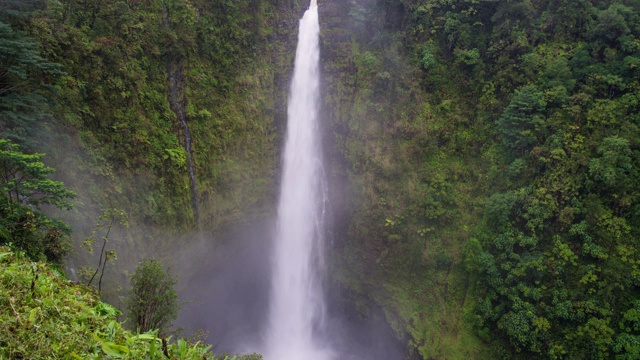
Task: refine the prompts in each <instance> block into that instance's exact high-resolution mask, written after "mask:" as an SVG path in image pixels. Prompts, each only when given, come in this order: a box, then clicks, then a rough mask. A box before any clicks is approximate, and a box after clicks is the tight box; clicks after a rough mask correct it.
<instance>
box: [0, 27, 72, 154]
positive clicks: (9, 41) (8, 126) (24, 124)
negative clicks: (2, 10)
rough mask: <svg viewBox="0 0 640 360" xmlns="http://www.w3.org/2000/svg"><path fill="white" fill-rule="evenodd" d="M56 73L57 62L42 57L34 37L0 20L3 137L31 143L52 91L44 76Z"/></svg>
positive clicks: (0, 104)
mask: <svg viewBox="0 0 640 360" xmlns="http://www.w3.org/2000/svg"><path fill="white" fill-rule="evenodd" d="M57 74H61V71H60V66H59V65H58V64H54V63H50V62H48V61H46V60H45V59H43V58H42V57H41V56H40V55H39V50H38V44H37V43H36V42H35V41H34V40H33V39H31V38H29V37H28V36H26V35H25V34H24V33H23V32H21V31H18V30H15V29H14V28H13V27H12V26H11V25H10V24H8V23H5V22H3V21H2V20H0V135H1V136H2V137H4V138H8V139H11V140H13V141H15V142H18V143H21V144H27V145H31V142H32V141H33V135H34V134H35V133H37V131H38V130H39V129H40V127H41V119H42V117H43V116H44V114H45V113H46V111H47V107H48V105H47V104H48V103H49V98H50V96H51V93H52V88H51V87H50V86H48V85H46V83H45V80H46V76H50V75H57Z"/></svg>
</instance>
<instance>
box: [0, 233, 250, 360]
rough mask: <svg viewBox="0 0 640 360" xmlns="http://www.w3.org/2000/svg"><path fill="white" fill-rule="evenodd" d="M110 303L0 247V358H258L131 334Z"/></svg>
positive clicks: (150, 334)
mask: <svg viewBox="0 0 640 360" xmlns="http://www.w3.org/2000/svg"><path fill="white" fill-rule="evenodd" d="M118 315H120V311H118V310H117V309H116V308H114V307H113V306H111V305H109V304H107V303H104V302H102V301H100V298H99V297H98V296H97V295H96V294H94V293H93V292H92V291H91V290H90V289H88V288H85V287H83V286H80V285H78V284H75V283H73V282H71V281H69V280H67V279H66V278H65V277H64V276H63V275H62V274H61V273H60V272H59V271H57V270H56V269H54V268H52V267H51V266H50V265H49V264H47V263H45V262H32V261H30V260H29V259H28V258H27V257H26V256H24V255H23V254H20V253H18V252H14V251H12V250H11V249H10V248H8V247H6V246H4V247H0V360H3V359H151V360H152V359H180V360H190V359H193V360H196V359H197V360H202V359H210V360H211V359H213V360H234V359H237V360H259V359H262V357H261V356H260V355H257V354H251V355H242V356H233V357H232V356H228V355H218V356H216V355H214V354H213V353H212V352H211V351H210V348H211V346H209V345H206V344H203V343H201V342H195V343H194V342H191V341H189V340H187V339H177V340H173V339H171V338H170V337H169V338H159V337H158V336H157V330H153V331H149V332H146V333H143V334H135V333H132V332H131V331H128V330H126V329H124V328H123V326H122V324H121V323H119V322H118V321H117V316H118Z"/></svg>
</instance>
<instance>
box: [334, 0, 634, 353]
mask: <svg viewBox="0 0 640 360" xmlns="http://www.w3.org/2000/svg"><path fill="white" fill-rule="evenodd" d="M344 7H345V8H346V9H345V8H341V9H340V10H336V11H335V12H333V13H331V14H330V16H335V17H336V18H331V17H330V18H329V19H327V20H326V21H329V22H332V24H333V27H339V29H335V30H334V29H333V28H332V29H330V30H326V31H327V33H332V34H334V36H326V37H325V44H326V48H327V49H329V50H328V51H327V53H326V55H327V56H326V58H327V60H328V62H327V65H326V66H325V71H326V72H327V73H328V74H329V75H330V91H328V92H327V93H328V94H330V95H329V103H330V106H331V108H333V109H335V111H334V112H333V113H332V114H331V126H332V132H333V134H332V135H333V140H334V141H333V142H334V145H335V146H337V147H338V151H336V152H335V153H334V158H335V159H337V160H336V163H338V164H341V165H340V166H339V167H337V168H336V169H335V170H334V173H335V174H337V175H336V176H337V178H338V179H348V181H349V183H350V187H351V189H353V193H354V197H353V198H352V199H351V202H350V203H349V204H348V206H349V207H350V208H351V209H353V210H352V212H351V213H352V219H351V221H350V222H349V224H347V225H346V226H345V230H344V232H343V237H342V239H343V243H342V244H341V246H340V248H339V250H338V251H336V253H335V256H336V257H337V258H338V260H337V261H338V264H337V265H338V266H340V267H342V268H344V269H350V270H344V271H343V273H342V274H340V276H341V281H342V283H343V284H346V286H348V287H349V288H351V289H352V290H354V291H355V292H358V293H360V294H362V298H363V299H365V300H366V299H367V298H373V299H374V301H375V302H377V303H378V304H382V305H383V306H384V307H385V309H386V313H387V318H388V320H389V322H390V323H391V324H392V325H394V327H395V328H396V329H397V331H398V332H399V334H402V333H403V331H407V330H408V331H409V333H410V334H411V336H412V338H413V339H412V341H411V345H412V347H413V348H414V353H415V354H416V355H418V356H420V357H422V358H425V359H426V358H465V357H472V358H479V357H485V358H496V357H504V358H515V357H522V358H534V357H539V358H583V359H599V358H612V357H618V358H634V357H637V354H638V348H637V347H636V345H634V344H637V339H638V336H639V335H640V333H639V332H638V329H636V327H635V325H634V324H635V322H634V321H635V320H633V319H632V318H633V316H632V315H631V314H633V313H635V311H636V308H637V307H636V305H637V304H636V299H637V298H638V296H639V295H640V293H639V292H638V291H639V290H640V289H639V288H638V286H639V285H640V284H639V283H638V279H637V278H636V274H635V271H636V270H635V269H636V266H637V263H638V261H639V260H640V253H639V252H638V249H637V242H638V240H637V231H638V222H637V221H638V219H637V206H638V205H637V202H638V195H639V193H638V191H637V189H638V186H639V185H640V177H639V175H640V174H639V173H638V170H637V167H638V164H639V160H640V158H639V157H638V156H639V155H638V154H640V152H638V150H639V148H638V144H637V139H638V135H639V134H638V110H639V108H638V96H639V95H640V93H638V89H640V86H639V85H640V83H639V82H638V73H637V69H638V68H637V64H638V63H637V60H638V59H640V47H639V46H638V44H639V40H638V39H640V16H639V14H640V3H638V2H636V1H625V2H615V1H611V2H609V1H601V2H597V3H594V2H587V1H579V2H568V1H553V2H542V3H541V2H529V1H475V0H468V1H437V0H436V1H421V0H411V1H407V0H403V1H379V2H376V1H372V2H366V4H365V5H362V6H361V7H360V6H358V5H344ZM340 13H349V14H350V21H349V20H343V19H342V18H340V17H339V16H337V14H340ZM363 13H364V14H363ZM325 19H326V18H325ZM366 19H375V20H371V21H367V20H366ZM379 19H385V22H384V23H382V24H378V23H376V21H379ZM340 21H344V22H343V23H340V25H339V26H337V25H335V24H337V23H339V22H340ZM343 31H351V32H352V34H353V35H351V36H347V37H346V39H345V37H341V36H340V35H341V32H343ZM371 34H375V36H371ZM367 35H368V36H367ZM336 39H339V41H337V44H336V43H335V41H334V42H332V40H336ZM343 39H344V40H343ZM345 58H346V59H345Z"/></svg>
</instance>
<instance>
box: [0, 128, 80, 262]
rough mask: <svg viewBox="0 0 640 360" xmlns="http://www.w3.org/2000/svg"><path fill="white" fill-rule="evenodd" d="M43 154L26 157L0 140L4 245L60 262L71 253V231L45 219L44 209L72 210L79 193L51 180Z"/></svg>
mask: <svg viewBox="0 0 640 360" xmlns="http://www.w3.org/2000/svg"><path fill="white" fill-rule="evenodd" d="M42 156H43V154H25V153H22V152H20V151H19V150H18V146H17V145H15V144H13V143H11V142H10V141H9V140H6V139H0V230H2V231H0V233H1V234H0V235H2V234H3V235H4V236H0V244H6V243H12V244H13V245H14V246H17V247H18V248H20V249H22V250H24V251H25V252H26V253H27V255H28V256H29V257H31V258H32V259H34V260H36V259H42V258H46V259H47V260H49V261H52V262H54V263H56V262H60V261H61V260H62V258H63V256H64V255H66V253H67V252H68V250H69V246H68V244H67V237H68V236H69V234H70V233H71V230H70V228H69V227H68V226H67V225H66V224H64V223H62V222H60V221H58V220H54V219H51V218H49V217H48V216H47V215H45V214H44V213H43V212H42V210H41V207H42V206H43V205H52V206H55V207H58V208H61V209H71V207H72V205H71V203H69V201H68V199H71V198H74V197H75V193H74V192H73V191H71V190H68V189H67V188H65V187H64V184H63V183H62V182H59V181H54V180H51V179H50V178H49V175H50V174H51V173H52V172H53V171H54V170H53V169H52V168H50V167H47V166H45V165H44V164H43V163H42V161H41V160H40V158H41V157H42Z"/></svg>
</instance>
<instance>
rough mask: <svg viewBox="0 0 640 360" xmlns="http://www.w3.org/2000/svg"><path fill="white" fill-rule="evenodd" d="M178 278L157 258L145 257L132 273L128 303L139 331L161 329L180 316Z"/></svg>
mask: <svg viewBox="0 0 640 360" xmlns="http://www.w3.org/2000/svg"><path fill="white" fill-rule="evenodd" d="M175 284H176V280H175V279H174V278H173V277H172V276H171V273H170V270H169V269H167V270H164V269H163V267H162V264H160V262H158V261H157V260H152V259H144V260H142V262H140V263H139V264H138V267H137V268H136V271H135V272H134V273H133V276H132V277H131V290H130V291H129V298H128V299H127V302H126V305H127V310H128V314H127V317H128V318H129V321H131V323H132V324H134V325H133V326H134V327H135V328H136V329H137V330H138V331H140V332H147V331H149V330H153V329H158V330H159V331H160V333H162V332H163V330H165V329H166V328H167V327H169V326H171V322H172V321H173V320H175V319H176V318H177V316H178V310H179V308H180V305H179V304H178V293H177V292H176V291H175V289H174V288H173V286H174V285H175Z"/></svg>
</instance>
